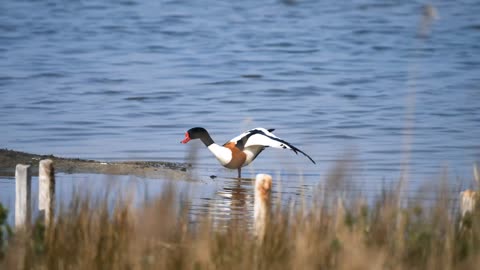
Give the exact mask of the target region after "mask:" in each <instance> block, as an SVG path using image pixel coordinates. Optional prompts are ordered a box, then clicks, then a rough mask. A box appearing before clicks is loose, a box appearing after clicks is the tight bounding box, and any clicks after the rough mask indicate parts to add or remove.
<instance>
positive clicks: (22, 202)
mask: <svg viewBox="0 0 480 270" xmlns="http://www.w3.org/2000/svg"><path fill="white" fill-rule="evenodd" d="M31 186H32V171H31V169H30V165H23V164H18V165H17V167H16V168H15V227H16V228H22V227H24V226H25V225H28V224H29V223H30V219H31V215H32V202H31V198H32V196H31Z"/></svg>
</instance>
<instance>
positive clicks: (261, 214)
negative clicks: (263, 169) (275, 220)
mask: <svg viewBox="0 0 480 270" xmlns="http://www.w3.org/2000/svg"><path fill="white" fill-rule="evenodd" d="M271 189H272V176H270V175H268V174H257V177H256V179H255V199H254V200H255V205H254V210H253V216H254V226H255V235H256V237H257V239H258V240H259V241H260V242H262V241H263V239H264V237H265V232H266V228H267V224H268V222H269V221H268V219H269V217H270V193H271Z"/></svg>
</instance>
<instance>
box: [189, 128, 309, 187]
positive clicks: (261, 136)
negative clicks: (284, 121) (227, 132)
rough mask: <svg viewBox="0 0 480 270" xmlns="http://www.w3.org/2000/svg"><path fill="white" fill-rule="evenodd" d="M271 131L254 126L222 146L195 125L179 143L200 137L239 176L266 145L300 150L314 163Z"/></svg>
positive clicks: (223, 163)
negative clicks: (243, 168)
mask: <svg viewBox="0 0 480 270" xmlns="http://www.w3.org/2000/svg"><path fill="white" fill-rule="evenodd" d="M273 131H274V129H265V128H254V129H251V130H249V131H246V132H244V133H242V134H240V135H238V136H237V137H235V138H233V139H231V140H230V141H228V142H226V143H225V144H224V145H223V146H222V145H219V144H216V143H215V142H214V141H213V139H212V137H210V134H209V133H208V131H207V130H206V129H204V128H202V127H195V128H191V129H189V130H188V131H187V132H186V133H185V139H183V140H182V141H181V143H184V144H185V143H188V142H189V141H190V140H194V139H200V140H201V141H202V142H203V143H204V144H205V146H206V147H207V148H208V149H209V150H210V152H212V153H213V155H215V157H216V158H217V160H218V161H219V162H220V164H222V166H224V167H226V168H229V169H237V170H238V177H239V178H240V177H241V172H242V167H244V166H247V165H248V164H250V163H251V162H252V161H253V160H255V158H256V157H257V156H258V155H259V154H260V153H261V152H262V151H263V150H264V149H265V148H266V147H274V148H281V149H290V150H292V151H293V152H295V154H298V152H300V153H302V154H303V155H305V156H306V157H307V158H308V159H310V161H312V162H313V163H314V164H315V161H313V159H312V158H311V157H310V156H309V155H307V154H306V153H305V152H303V151H302V150H300V149H298V148H297V147H295V146H293V145H292V144H290V143H288V142H286V141H284V140H282V139H280V138H279V137H277V136H275V135H273V133H272V132H273Z"/></svg>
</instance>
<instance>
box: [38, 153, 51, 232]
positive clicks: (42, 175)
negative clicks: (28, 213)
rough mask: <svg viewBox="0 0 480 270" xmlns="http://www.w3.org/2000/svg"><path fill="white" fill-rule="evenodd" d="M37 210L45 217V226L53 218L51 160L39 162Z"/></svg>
mask: <svg viewBox="0 0 480 270" xmlns="http://www.w3.org/2000/svg"><path fill="white" fill-rule="evenodd" d="M38 185H39V187H38V209H39V210H40V211H43V213H44V215H45V225H48V224H50V221H51V220H52V218H53V210H54V204H55V170H54V168H53V161H52V160H51V159H44V160H41V161H40V165H39V174H38Z"/></svg>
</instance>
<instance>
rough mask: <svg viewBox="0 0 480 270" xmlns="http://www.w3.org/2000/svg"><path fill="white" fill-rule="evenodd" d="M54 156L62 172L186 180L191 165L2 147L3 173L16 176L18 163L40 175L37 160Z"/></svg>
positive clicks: (0, 155)
mask: <svg viewBox="0 0 480 270" xmlns="http://www.w3.org/2000/svg"><path fill="white" fill-rule="evenodd" d="M47 158H48V159H51V160H53V162H54V166H55V171H56V172H63V173H99V174H112V175H135V176H139V177H148V178H167V177H168V178H169V179H171V180H175V179H186V178H187V175H188V169H189V168H190V165H188V164H186V163H174V162H163V161H121V162H103V161H96V160H85V159H76V158H62V157H56V156H53V155H36V154H29V153H25V152H19V151H14V150H8V149H0V176H14V175H15V166H16V165H17V164H30V165H32V173H33V174H34V175H35V174H38V162H39V161H40V160H42V159H47Z"/></svg>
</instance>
